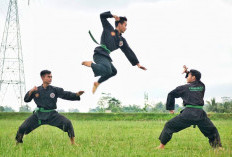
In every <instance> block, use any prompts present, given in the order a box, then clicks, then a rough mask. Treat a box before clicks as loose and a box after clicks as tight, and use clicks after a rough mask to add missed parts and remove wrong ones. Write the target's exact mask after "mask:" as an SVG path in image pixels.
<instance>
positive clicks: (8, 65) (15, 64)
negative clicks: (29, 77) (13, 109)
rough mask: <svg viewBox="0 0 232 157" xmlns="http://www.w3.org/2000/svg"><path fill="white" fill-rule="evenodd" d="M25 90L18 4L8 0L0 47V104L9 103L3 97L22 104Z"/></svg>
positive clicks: (13, 0)
mask: <svg viewBox="0 0 232 157" xmlns="http://www.w3.org/2000/svg"><path fill="white" fill-rule="evenodd" d="M25 92H26V86H25V76H24V66H23V56H22V46H21V36H20V27H19V15H18V5H17V0H10V1H9V7H8V11H7V16H6V22H5V28H4V32H3V37H2V43H1V47H0V106H3V105H9V104H5V103H4V102H5V101H4V100H5V99H8V101H9V100H10V101H11V102H12V101H14V100H15V101H16V102H14V104H13V105H15V104H20V106H22V105H24V101H23V96H24V94H25ZM8 95H10V96H8ZM12 103H13V102H12Z"/></svg>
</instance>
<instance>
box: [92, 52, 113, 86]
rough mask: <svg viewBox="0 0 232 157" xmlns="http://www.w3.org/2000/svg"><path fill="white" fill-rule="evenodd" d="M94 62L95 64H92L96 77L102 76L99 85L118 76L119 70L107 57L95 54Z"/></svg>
mask: <svg viewBox="0 0 232 157" xmlns="http://www.w3.org/2000/svg"><path fill="white" fill-rule="evenodd" d="M93 60H94V62H95V63H92V65H91V68H92V70H93V72H94V76H95V77H96V76H101V77H100V78H99V80H98V83H102V82H104V81H106V80H108V79H109V78H110V77H112V76H115V75H116V74H117V69H116V68H115V67H114V65H113V64H112V62H111V61H110V59H109V58H107V57H106V56H104V55H100V54H94V56H93Z"/></svg>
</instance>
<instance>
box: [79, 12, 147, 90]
mask: <svg viewBox="0 0 232 157" xmlns="http://www.w3.org/2000/svg"><path fill="white" fill-rule="evenodd" d="M112 17H113V18H115V27H116V29H114V28H113V26H112V25H111V24H110V23H109V21H108V20H107V18H112ZM100 18H101V22H102V26H103V32H102V36H101V43H100V44H99V45H100V46H98V47H96V48H95V50H94V55H93V60H94V62H95V63H93V62H92V61H84V62H82V65H85V66H87V67H91V68H92V70H93V72H94V75H95V77H96V76H101V77H100V79H99V80H98V81H97V82H94V86H93V91H92V92H93V93H95V91H96V89H97V87H98V86H99V85H100V83H102V82H104V81H106V80H107V79H109V78H110V77H112V76H115V75H116V74H117V70H116V68H115V67H114V65H113V64H112V59H111V58H110V53H111V52H112V51H114V50H116V49H118V48H120V49H121V50H122V52H123V53H124V54H125V55H126V57H127V59H128V60H129V61H130V63H131V64H132V65H133V66H135V65H137V66H138V68H140V69H143V70H146V68H145V67H143V66H141V65H140V64H139V61H138V59H137V57H136V55H135V53H134V52H133V51H132V50H131V48H130V47H129V45H128V43H127V41H126V39H125V38H123V37H122V33H124V32H125V31H126V27H127V18H126V17H118V16H116V15H112V14H111V12H105V13H102V14H101V15H100ZM89 33H90V32H89ZM90 36H91V37H92V39H93V41H94V42H95V43H97V41H96V40H95V39H94V38H93V36H92V34H91V33H90ZM97 44H98V43H97Z"/></svg>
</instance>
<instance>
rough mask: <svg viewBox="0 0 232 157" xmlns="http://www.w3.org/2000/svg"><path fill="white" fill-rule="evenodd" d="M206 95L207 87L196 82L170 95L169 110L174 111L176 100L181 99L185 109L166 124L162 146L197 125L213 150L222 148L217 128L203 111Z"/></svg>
mask: <svg viewBox="0 0 232 157" xmlns="http://www.w3.org/2000/svg"><path fill="white" fill-rule="evenodd" d="M204 93H205V85H204V84H203V83H202V82H201V81H195V82H192V83H189V84H186V85H183V86H179V87H177V88H176V89H174V90H173V91H171V92H170V93H169V94H168V98H167V104H166V109H167V110H174V105H175V98H179V97H181V98H182V99H183V104H184V106H185V109H184V110H182V111H181V113H180V114H179V115H178V116H176V117H174V118H173V119H171V120H169V121H168V122H167V123H166V124H165V126H164V129H163V131H162V132H161V134H160V137H159V140H160V141H161V143H162V144H164V145H165V144H166V143H167V142H168V141H170V140H171V138H172V134H173V133H175V132H179V131H181V130H183V129H185V128H187V127H190V126H191V125H197V126H198V128H199V129H200V131H201V132H202V133H203V134H204V136H205V137H207V138H208V139H209V143H210V145H211V146H212V147H213V148H215V147H218V146H220V147H221V146H222V144H221V140H220V136H219V133H218V130H217V128H216V127H215V126H214V124H213V123H212V122H211V120H210V119H209V118H208V117H207V114H206V113H205V111H204V110H203V109H202V107H203V105H204V100H203V97H204Z"/></svg>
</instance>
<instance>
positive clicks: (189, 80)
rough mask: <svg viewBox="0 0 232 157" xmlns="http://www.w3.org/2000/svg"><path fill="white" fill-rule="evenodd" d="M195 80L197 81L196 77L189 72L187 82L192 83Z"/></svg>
mask: <svg viewBox="0 0 232 157" xmlns="http://www.w3.org/2000/svg"><path fill="white" fill-rule="evenodd" d="M194 81H196V77H195V76H192V74H191V73H189V74H188V77H187V83H191V82H194Z"/></svg>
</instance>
